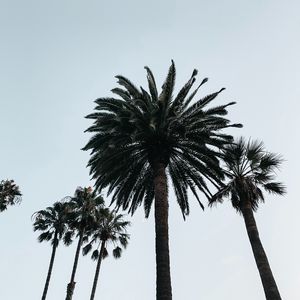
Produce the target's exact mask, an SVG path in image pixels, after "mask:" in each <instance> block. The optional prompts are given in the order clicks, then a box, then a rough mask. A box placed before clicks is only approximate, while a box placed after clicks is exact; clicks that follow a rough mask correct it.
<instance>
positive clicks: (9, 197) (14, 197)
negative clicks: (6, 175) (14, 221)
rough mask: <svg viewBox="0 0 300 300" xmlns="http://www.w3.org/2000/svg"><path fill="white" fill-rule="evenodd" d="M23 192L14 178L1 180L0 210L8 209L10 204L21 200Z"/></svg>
mask: <svg viewBox="0 0 300 300" xmlns="http://www.w3.org/2000/svg"><path fill="white" fill-rule="evenodd" d="M21 196H22V194H21V192H20V190H19V187H18V186H17V185H16V184H15V182H14V181H13V180H1V181H0V212H2V211H4V210H6V209H7V206H8V205H15V204H17V203H20V202H21Z"/></svg>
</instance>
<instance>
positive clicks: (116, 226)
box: [83, 209, 130, 300]
mask: <svg viewBox="0 0 300 300" xmlns="http://www.w3.org/2000/svg"><path fill="white" fill-rule="evenodd" d="M129 225H130V222H128V221H124V219H123V215H121V214H116V213H114V212H111V211H109V209H98V210H97V212H96V223H95V226H93V227H92V229H91V238H90V241H89V243H88V244H87V245H86V246H85V247H84V248H83V255H86V254H87V253H89V252H90V251H91V250H92V248H93V244H96V245H97V248H96V249H95V250H94V251H93V253H92V259H94V260H97V266H96V272H95V277H94V281H93V287H92V292H91V296H90V300H94V298H95V293H96V288H97V283H98V278H99V272H100V266H101V262H102V259H103V258H105V257H106V256H107V255H108V251H107V246H108V244H110V243H112V244H113V246H114V249H113V251H112V253H113V256H114V257H115V258H120V257H121V254H122V248H121V247H123V248H126V246H127V244H128V240H129V235H128V234H127V233H126V228H127V227H128V226H129ZM120 246H121V247H120ZM99 249H100V250H99Z"/></svg>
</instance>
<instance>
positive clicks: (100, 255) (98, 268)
mask: <svg viewBox="0 0 300 300" xmlns="http://www.w3.org/2000/svg"><path fill="white" fill-rule="evenodd" d="M104 249H105V241H102V243H101V249H100V254H99V257H98V261H97V267H96V273H95V277H94V282H93V288H92V293H91V298H90V300H94V298H95V293H96V288H97V283H98V278H99V272H100V266H101V262H102V257H103V252H104Z"/></svg>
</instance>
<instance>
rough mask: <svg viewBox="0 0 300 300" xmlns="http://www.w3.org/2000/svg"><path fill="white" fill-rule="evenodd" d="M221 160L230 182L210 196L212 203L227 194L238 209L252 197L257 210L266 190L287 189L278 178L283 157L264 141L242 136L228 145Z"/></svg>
mask: <svg viewBox="0 0 300 300" xmlns="http://www.w3.org/2000/svg"><path fill="white" fill-rule="evenodd" d="M222 160H223V161H224V163H225V174H226V176H227V178H228V182H227V183H226V184H225V185H223V187H222V188H221V189H220V190H219V191H218V192H217V193H216V194H215V195H214V196H213V197H212V198H211V200H210V203H211V204H212V203H215V202H222V201H223V199H224V198H226V197H227V198H230V200H231V203H232V205H233V207H234V208H235V209H236V210H237V211H238V212H241V209H242V207H243V204H244V202H245V201H250V203H251V207H252V210H253V211H256V210H257V208H258V205H259V203H260V202H264V195H263V190H264V191H266V192H268V193H272V194H277V195H283V194H284V193H285V192H286V188H285V186H284V185H283V184H282V183H280V182H277V181H275V175H276V173H275V172H276V170H277V169H279V167H280V166H281V164H282V158H281V157H280V156H279V155H277V154H274V153H270V152H267V151H266V150H265V148H264V145H263V143H262V142H257V141H251V140H249V141H248V142H246V141H245V139H244V138H240V139H239V140H238V141H237V142H236V143H233V144H230V145H228V146H227V147H226V149H225V150H224V151H223V157H222Z"/></svg>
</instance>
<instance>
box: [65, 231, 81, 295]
mask: <svg viewBox="0 0 300 300" xmlns="http://www.w3.org/2000/svg"><path fill="white" fill-rule="evenodd" d="M83 235H84V230H82V231H81V233H80V235H79V240H78V244H77V249H76V253H75V259H74V264H73V269H72V275H71V279H70V282H69V284H68V286H67V296H66V300H71V299H72V297H73V293H74V289H75V283H76V282H75V281H74V279H75V274H76V269H77V265H78V259H79V254H80V249H81V245H82V240H83Z"/></svg>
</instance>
